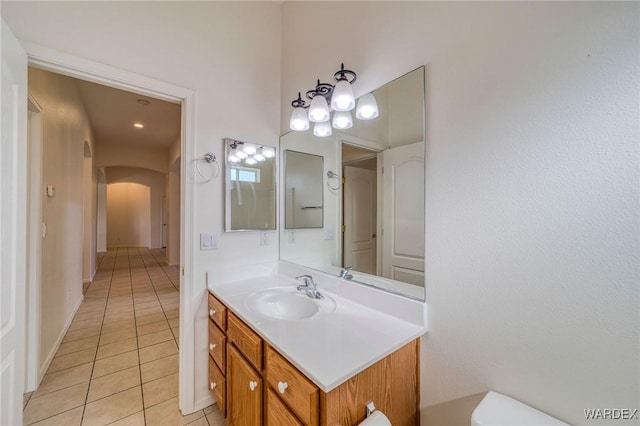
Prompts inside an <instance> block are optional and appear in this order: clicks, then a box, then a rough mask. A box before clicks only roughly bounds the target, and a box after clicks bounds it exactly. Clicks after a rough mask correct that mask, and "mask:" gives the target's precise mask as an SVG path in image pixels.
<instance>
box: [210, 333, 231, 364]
mask: <svg viewBox="0 0 640 426" xmlns="http://www.w3.org/2000/svg"><path fill="white" fill-rule="evenodd" d="M226 345H227V337H226V336H225V335H224V333H223V332H222V331H221V330H220V329H219V328H218V326H217V325H215V324H214V323H213V322H209V355H210V356H211V358H213V360H214V361H215V362H216V364H218V367H220V369H221V370H222V371H225V370H226V368H227V351H226Z"/></svg>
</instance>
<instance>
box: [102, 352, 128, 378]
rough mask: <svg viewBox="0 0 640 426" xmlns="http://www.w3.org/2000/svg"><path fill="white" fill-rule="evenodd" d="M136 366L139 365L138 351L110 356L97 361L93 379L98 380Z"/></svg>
mask: <svg viewBox="0 0 640 426" xmlns="http://www.w3.org/2000/svg"><path fill="white" fill-rule="evenodd" d="M136 365H138V351H131V352H125V353H123V354H118V355H114V356H110V357H108V358H104V359H100V360H97V361H96V363H95V365H94V367H93V375H92V378H94V379H96V378H98V377H102V376H106V375H107V374H111V373H115V372H116V371H120V370H124V369H125V368H129V367H133V366H136Z"/></svg>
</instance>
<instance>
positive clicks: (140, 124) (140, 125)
mask: <svg viewBox="0 0 640 426" xmlns="http://www.w3.org/2000/svg"><path fill="white" fill-rule="evenodd" d="M133 127H137V128H138V129H142V128H143V127H144V124H142V123H133Z"/></svg>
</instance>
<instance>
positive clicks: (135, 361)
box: [24, 248, 225, 426]
mask: <svg viewBox="0 0 640 426" xmlns="http://www.w3.org/2000/svg"><path fill="white" fill-rule="evenodd" d="M179 282H180V281H179V271H178V268H177V267H169V266H167V265H166V263H165V262H164V250H162V249H152V250H150V249H147V248H119V249H113V250H109V251H108V252H107V253H105V254H103V255H102V256H101V258H99V268H98V272H97V274H96V276H95V279H94V281H93V282H92V283H91V284H90V285H89V286H88V287H87V289H86V292H85V296H84V301H83V302H82V304H81V306H80V308H79V309H78V312H77V313H76V315H75V317H74V319H73V321H72V323H71V325H70V327H69V329H68V331H67V334H66V335H65V337H64V339H63V341H62V344H61V345H60V348H59V350H58V352H57V353H56V356H55V358H54V359H53V361H52V362H51V365H50V366H49V369H48V370H47V373H46V375H45V376H44V378H43V380H42V383H41V384H40V387H39V388H38V389H37V390H36V391H35V392H33V393H32V394H26V395H25V398H24V424H25V425H30V424H37V425H65V426H66V425H107V424H112V425H132V426H133V425H145V424H146V425H168V426H174V425H186V424H190V425H194V426H195V425H198V426H207V425H212V426H213V425H215V426H223V425H224V424H225V421H224V419H223V418H222V416H221V415H220V412H219V411H218V409H217V406H215V405H212V406H209V407H207V408H206V409H204V410H199V411H197V412H195V413H193V414H190V415H188V416H182V415H181V414H180V412H179V410H178V347H179V343H180V342H179V301H180V297H179ZM45 303H46V301H45Z"/></svg>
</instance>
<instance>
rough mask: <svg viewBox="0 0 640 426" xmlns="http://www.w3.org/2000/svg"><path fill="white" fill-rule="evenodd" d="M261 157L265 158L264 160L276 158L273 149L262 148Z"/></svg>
mask: <svg viewBox="0 0 640 426" xmlns="http://www.w3.org/2000/svg"><path fill="white" fill-rule="evenodd" d="M262 155H264V156H265V158H273V157H275V156H276V152H275V150H274V149H273V148H267V147H263V148H262Z"/></svg>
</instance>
